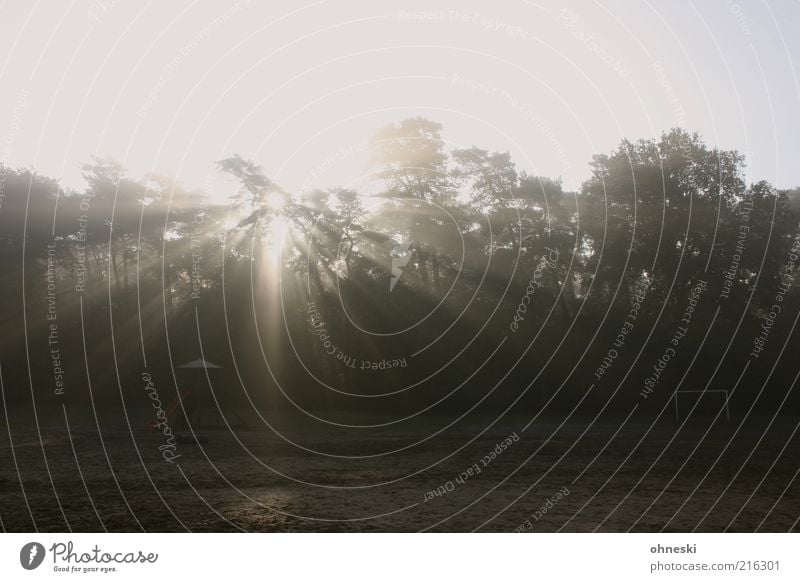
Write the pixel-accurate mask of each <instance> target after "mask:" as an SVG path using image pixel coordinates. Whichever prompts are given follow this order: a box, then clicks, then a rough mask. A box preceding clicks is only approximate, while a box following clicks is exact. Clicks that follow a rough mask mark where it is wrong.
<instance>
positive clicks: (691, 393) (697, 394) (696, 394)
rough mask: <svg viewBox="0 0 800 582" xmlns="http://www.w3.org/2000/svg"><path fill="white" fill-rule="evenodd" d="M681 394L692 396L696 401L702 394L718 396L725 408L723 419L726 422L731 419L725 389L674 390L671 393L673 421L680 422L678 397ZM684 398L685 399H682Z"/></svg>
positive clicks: (727, 395)
mask: <svg viewBox="0 0 800 582" xmlns="http://www.w3.org/2000/svg"><path fill="white" fill-rule="evenodd" d="M681 396H686V397H688V396H693V397H695V398H696V399H697V400H698V401H699V400H700V399H702V398H703V397H704V396H714V397H715V398H720V399H721V400H722V406H723V408H724V409H725V420H726V421H727V422H730V421H731V411H730V407H729V405H728V399H729V393H728V391H727V390H676V391H675V393H674V394H673V395H672V399H673V400H674V402H675V423H676V424H677V423H678V422H680V404H679V401H680V397H681ZM684 400H685V399H684Z"/></svg>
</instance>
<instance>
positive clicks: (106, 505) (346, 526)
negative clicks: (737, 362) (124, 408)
mask: <svg viewBox="0 0 800 582" xmlns="http://www.w3.org/2000/svg"><path fill="white" fill-rule="evenodd" d="M147 413H148V412H147V410H129V411H128V415H127V417H125V416H121V415H118V414H114V413H111V412H110V411H100V412H98V415H97V417H98V420H97V422H96V421H95V415H94V414H92V413H91V410H89V411H88V412H87V411H86V410H85V409H76V410H73V409H68V411H67V418H68V419H69V432H68V431H67V428H66V423H65V420H64V416H63V415H59V414H58V413H56V412H54V411H39V419H38V421H39V422H38V426H39V429H38V430H37V428H36V427H37V423H36V421H35V420H34V419H33V417H32V415H30V413H29V412H28V413H24V412H22V411H18V410H14V409H10V410H9V411H8V418H9V421H10V430H9V427H8V426H6V425H5V419H3V420H4V422H3V426H2V431H1V432H0V520H2V527H3V528H4V530H6V531H31V530H40V531H64V530H67V529H71V530H73V531H103V530H108V531H141V530H146V531H185V530H192V531H228V530H231V531H236V530H247V531H419V530H432V531H473V530H478V531H500V532H511V531H515V530H519V529H522V530H525V531H539V532H550V531H581V532H584V531H615V532H616V531H628V530H631V531H662V530H663V531H691V530H696V531H712V532H713V531H723V530H728V531H755V530H758V531H790V530H797V529H798V523H797V520H798V517H800V484H798V482H797V480H796V479H795V477H796V476H797V472H798V469H800V455H799V454H798V446H797V438H796V435H795V432H794V431H795V430H796V428H797V424H796V423H795V422H794V421H793V420H792V421H790V420H791V419H777V420H775V421H774V422H772V424H770V421H771V419H769V418H764V419H750V421H749V422H748V424H747V425H746V427H743V428H739V427H738V424H739V423H738V422H737V420H736V419H731V422H730V423H726V424H721V425H719V426H717V427H715V428H714V429H712V430H710V431H709V432H708V433H707V434H705V433H706V430H707V428H708V427H707V425H706V424H705V423H702V422H700V423H693V424H692V425H691V426H684V427H683V428H682V429H681V430H677V428H676V426H675V424H674V422H664V423H660V424H657V425H656V426H655V427H653V428H651V427H650V423H649V422H638V423H634V424H630V423H628V424H625V425H624V426H622V428H620V425H621V424H622V421H623V420H624V419H609V420H605V421H601V422H594V423H592V419H589V418H587V419H575V418H571V419H568V420H566V422H565V419H563V418H547V419H537V420H536V421H535V422H534V423H533V424H531V426H530V427H529V428H527V429H526V430H523V427H525V425H526V424H527V423H528V421H529V420H530V417H522V416H513V417H508V416H505V417H502V418H500V419H499V420H497V419H496V418H495V417H492V416H481V417H469V418H467V419H462V420H460V421H455V422H454V420H455V419H454V418H451V417H445V416H436V417H425V418H422V417H417V418H415V419H414V420H413V421H410V422H404V423H396V424H390V425H388V426H385V427H381V428H339V427H334V426H330V425H327V424H325V423H320V422H318V421H316V420H314V419H311V418H309V417H307V416H303V415H300V414H287V413H280V414H274V415H266V414H265V416H264V418H265V419H266V420H267V421H268V422H269V426H266V425H265V424H263V423H261V424H259V423H258V421H257V419H255V418H248V419H247V422H248V424H250V425H251V427H250V428H249V429H247V430H237V431H235V432H231V431H229V430H227V429H224V428H210V427H209V428H203V429H202V430H201V433H202V434H203V435H204V436H205V437H207V438H208V442H207V443H206V444H202V445H197V444H192V443H186V442H182V443H177V444H176V446H175V448H174V451H173V452H174V454H175V455H176V457H175V458H174V459H173V460H172V462H169V461H167V460H165V458H164V455H163V454H162V453H163V451H164V450H167V448H166V447H165V445H166V444H167V441H166V439H165V436H164V435H163V434H160V433H148V432H147V431H146V429H145V426H146V424H147ZM342 418H347V417H343V416H341V415H340V416H339V422H342ZM370 420H371V421H373V423H375V422H374V421H375V418H374V417H372V418H371V419H370ZM390 421H391V419H390V418H389V417H386V419H385V420H384V421H383V422H390ZM209 422H210V421H209ZM129 423H130V427H131V429H130V430H129V429H128V424H129ZM359 423H360V422H359V419H358V417H357V416H353V417H352V422H351V424H359ZM362 423H363V422H362ZM562 423H563V424H562ZM375 424H379V423H375ZM449 424H452V426H449V427H448V425H449ZM112 427H113V428H112ZM121 427H124V430H123V429H121ZM253 427H258V428H253ZM516 437H518V438H516ZM506 439H508V440H506ZM509 441H510V444H508V443H509ZM12 443H13V447H12ZM499 443H506V446H505V447H503V446H502V445H500V446H499V447H498V444H499ZM159 447H162V450H159ZM169 450H173V449H171V448H170V449H169ZM495 450H499V451H500V452H499V453H497V452H495V453H494V455H492V451H495ZM43 453H44V454H43ZM168 456H169V455H168ZM475 465H477V468H478V469H480V472H478V471H477V470H475ZM470 469H472V471H471V472H470ZM460 476H461V477H460Z"/></svg>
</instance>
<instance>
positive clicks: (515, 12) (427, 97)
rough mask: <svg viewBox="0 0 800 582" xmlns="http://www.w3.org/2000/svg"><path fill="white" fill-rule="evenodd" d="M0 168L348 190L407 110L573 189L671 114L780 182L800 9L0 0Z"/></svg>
mask: <svg viewBox="0 0 800 582" xmlns="http://www.w3.org/2000/svg"><path fill="white" fill-rule="evenodd" d="M0 16H2V17H0V86H2V87H3V90H2V92H0V163H3V164H6V165H12V166H25V167H34V168H36V169H37V170H38V171H40V172H41V173H43V174H45V175H48V176H52V177H55V178H58V179H59V180H60V183H61V184H62V185H63V186H66V187H73V188H81V187H82V186H83V184H84V183H83V180H82V177H81V165H82V164H83V163H86V162H87V161H89V160H90V159H91V156H93V155H97V156H103V157H112V158H115V159H117V160H120V161H122V162H123V164H124V165H125V166H126V167H127V168H128V169H129V172H130V174H131V175H132V176H134V177H141V176H144V175H146V174H149V173H159V174H162V175H169V176H173V177H176V178H177V179H178V180H180V181H181V182H182V183H183V184H184V185H186V186H189V187H202V188H204V189H206V190H207V191H209V192H211V193H212V194H219V195H220V196H222V195H226V194H228V193H229V192H227V191H226V189H229V188H230V185H229V184H227V183H225V182H224V181H222V180H221V177H220V175H219V174H218V173H217V172H216V170H215V168H214V161H215V160H219V159H222V158H224V157H227V156H231V155H233V154H235V153H238V154H241V155H242V156H243V157H245V158H249V159H252V160H253V161H254V162H256V163H258V164H259V165H261V166H263V168H264V170H265V172H266V173H267V175H269V176H271V177H272V178H273V179H274V180H275V181H276V182H278V183H279V184H281V185H282V186H283V187H284V188H286V189H288V190H290V191H292V192H302V191H304V190H308V189H311V188H317V187H328V186H337V185H350V186H358V185H359V184H364V183H365V182H366V181H367V180H368V178H369V172H370V171H371V170H372V169H371V168H370V167H369V164H368V155H367V147H366V145H367V140H368V139H369V137H370V135H371V134H372V133H373V132H374V131H375V130H376V129H377V128H379V127H381V126H382V125H385V124H388V123H392V122H395V121H399V120H401V119H403V118H406V117H414V116H424V117H427V118H429V119H432V120H435V121H438V122H440V123H442V124H443V126H444V129H445V131H444V136H445V138H446V140H447V143H448V147H468V146H470V145H473V144H474V145H478V146H480V147H483V148H485V149H489V150H496V151H509V152H510V153H511V155H512V157H513V159H514V160H515V161H516V162H517V164H518V166H519V167H520V168H522V169H525V170H526V171H528V172H529V173H532V174H536V175H543V176H548V177H552V178H558V177H560V178H561V179H562V180H563V182H564V186H565V188H567V189H569V190H574V189H577V188H578V187H579V185H580V183H581V181H582V180H584V179H586V178H587V177H588V175H589V171H590V170H589V162H590V160H591V158H592V155H594V154H595V153H606V152H609V151H610V150H611V149H612V148H613V147H614V146H615V145H617V144H618V143H619V141H620V140H621V139H622V138H628V139H640V138H653V137H657V136H658V135H660V133H661V132H662V131H664V130H668V129H669V128H671V127H676V126H680V127H684V128H686V129H688V130H690V131H697V132H700V133H701V134H702V136H703V137H704V139H705V140H706V141H707V143H709V144H711V145H715V146H719V147H722V148H726V149H727V148H734V149H738V150H739V151H741V152H742V153H744V154H745V155H746V156H747V159H748V179H750V180H760V179H766V180H769V181H771V182H772V183H774V184H776V185H777V186H779V187H783V188H789V187H795V186H798V185H800V163H798V160H800V83H799V82H798V73H799V72H798V64H800V35H798V34H797V31H798V30H800V2H798V1H794V0H793V1H789V0H787V1H785V2H772V3H767V2H764V1H757V0H737V1H728V0H716V1H708V2H705V1H704V2H700V1H699V0H698V1H695V2H691V1H684V0H675V1H670V2H655V1H654V0H642V1H636V2H633V1H621V0H603V1H601V2H590V1H588V0H587V1H583V2H557V3H556V2H548V1H545V0H541V1H537V2H530V1H527V0H506V1H504V2H492V3H487V2H475V1H464V0H458V1H455V0H453V1H448V0H434V1H426V2H422V1H409V2H384V1H371V2H363V1H362V2H356V1H351V0H339V1H324V0H317V1H314V2H309V3H306V2H284V1H270V2H250V1H246V0H240V1H239V2H234V3H230V2H207V1H171V2H155V1H150V2H146V1H138V2H134V1H132V0H74V1H64V2H33V1H30V0H6V1H5V2H2V1H0Z"/></svg>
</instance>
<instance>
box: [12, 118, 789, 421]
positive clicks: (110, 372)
mask: <svg viewBox="0 0 800 582" xmlns="http://www.w3.org/2000/svg"><path fill="white" fill-rule="evenodd" d="M369 159H370V166H369V168H368V169H367V171H368V172H369V176H370V181H369V184H370V186H369V187H364V188H362V191H359V189H357V188H355V187H352V186H348V185H342V186H339V187H332V188H328V189H324V190H310V191H303V192H290V191H287V190H285V189H283V188H282V187H281V186H280V185H279V184H278V183H276V181H273V180H272V179H271V178H270V177H269V176H268V175H267V172H266V171H265V170H264V169H263V168H262V167H261V166H259V165H257V164H256V163H254V162H252V161H250V160H249V159H248V158H246V157H241V156H238V155H237V156H233V157H230V158H227V159H223V160H220V161H218V162H217V164H216V171H215V174H214V179H213V190H214V193H213V194H212V192H209V191H203V190H190V189H185V188H184V187H183V186H181V184H180V183H178V182H177V181H175V180H173V179H171V178H168V177H164V176H148V177H146V178H144V179H135V178H132V177H130V176H128V175H127V173H126V171H125V168H124V167H123V165H122V164H120V163H118V162H116V161H114V160H110V159H102V158H95V159H92V160H91V161H90V162H89V163H87V164H86V165H85V166H84V167H83V175H84V177H85V180H86V184H87V185H86V188H85V189H83V190H81V191H74V190H72V189H64V188H63V187H62V186H61V185H60V184H59V183H58V182H57V181H56V180H54V179H51V178H48V177H47V176H43V175H41V174H39V173H37V171H36V170H34V169H25V168H11V167H5V166H3V167H0V171H1V172H2V174H0V202H1V205H0V232H1V233H2V247H1V250H0V252H2V257H1V258H0V261H2V266H3V285H2V293H3V297H2V302H1V303H0V304H1V305H2V321H3V330H4V333H3V336H2V352H1V354H2V355H1V356H0V358H1V360H0V365H1V366H2V367H1V368H0V371H1V372H2V388H3V398H4V403H5V404H6V405H9V406H10V405H23V404H24V405H26V406H27V405H29V404H30V403H31V402H33V403H34V404H35V406H36V408H37V409H39V410H46V409H48V408H53V407H58V408H60V404H61V403H62V402H63V403H66V404H68V405H76V406H78V405H82V404H86V403H89V402H91V403H93V404H94V405H98V406H119V405H120V404H122V405H124V406H126V407H143V406H147V405H148V402H147V397H146V395H145V394H144V393H143V392H142V388H141V384H142V381H141V377H142V374H148V375H152V377H153V378H154V380H155V383H156V385H157V386H158V387H159V389H160V390H161V391H163V393H165V394H170V393H174V392H175V391H176V390H177V389H178V387H179V386H180V383H181V381H182V380H181V377H180V375H179V374H176V371H175V370H176V367H177V366H178V365H179V364H181V363H183V362H185V361H188V360H194V359H196V358H201V357H202V358H205V359H207V360H208V361H212V362H215V363H217V364H219V365H220V366H221V373H220V374H219V375H218V376H217V377H215V380H214V382H215V384H214V386H213V388H214V390H215V391H217V392H218V393H220V394H224V395H225V397H226V398H228V399H229V401H230V402H233V403H236V404H235V405H236V406H255V407H258V408H263V407H269V408H272V409H277V410H284V409H285V410H292V409H302V410H310V411H320V410H328V411H355V412H358V413H363V414H369V413H376V414H377V413H380V414H384V413H388V412H390V413H392V414H405V413H414V414H436V413H439V412H442V411H458V412H464V413H467V412H480V411H486V410H506V409H513V410H515V411H518V412H523V411H524V412H527V413H530V412H533V413H538V412H540V411H544V412H545V413H546V412H548V411H553V412H557V411H562V410H572V411H575V413H576V414H579V415H580V414H594V413H596V412H598V411H603V412H604V413H605V414H627V413H628V412H629V411H630V409H631V406H634V405H638V406H639V410H640V412H641V413H642V414H653V415H655V414H658V413H660V412H662V411H663V410H664V408H665V407H666V406H668V405H669V402H670V399H671V398H672V397H673V394H674V393H675V391H676V390H679V389H692V390H707V389H724V390H728V391H729V392H730V409H731V414H732V415H739V416H742V415H744V414H746V413H747V414H749V413H750V412H752V411H755V412H764V413H770V414H772V413H774V412H776V411H780V412H785V411H789V410H795V411H796V410H797V409H798V398H797V396H796V395H792V394H791V387H792V386H793V385H794V382H795V381H796V378H797V374H798V372H799V371H800V366H799V365H797V364H796V363H795V364H794V365H787V364H786V363H785V362H786V361H787V360H786V359H782V360H781V362H782V363H781V365H780V366H776V362H777V361H778V358H779V357H780V356H781V355H782V354H783V353H784V351H786V350H788V351H789V352H788V353H789V354H790V353H791V352H792V350H794V351H796V350H797V345H796V344H797V339H796V337H793V335H792V331H793V329H794V326H795V325H796V323H797V314H798V295H800V293H798V285H797V277H796V274H795V268H796V267H797V261H798V256H799V255H800V189H794V190H780V189H777V188H775V187H774V186H773V185H771V184H769V183H767V182H765V181H755V182H752V183H748V181H747V178H746V169H747V166H746V160H745V159H744V157H743V156H742V155H741V154H739V153H738V152H736V151H726V150H721V149H718V148H715V147H711V146H709V145H707V144H706V143H704V141H703V139H702V137H701V136H699V135H697V134H693V133H689V132H687V131H685V130H683V129H672V130H670V131H668V132H665V133H663V134H662V135H661V136H660V137H658V138H655V139H643V140H639V141H627V140H623V141H622V142H621V143H620V144H619V146H618V147H617V148H616V149H614V151H611V152H609V153H604V154H597V155H595V156H594V157H593V159H592V160H591V161H589V164H590V168H591V175H590V177H589V178H588V179H587V180H586V181H585V182H584V183H583V184H582V185H581V186H580V188H579V189H578V191H576V192H569V191H565V190H564V188H563V185H562V183H561V181H560V180H558V179H553V178H547V177H543V176H536V175H531V174H530V173H528V172H526V171H524V170H521V169H520V168H519V167H518V166H517V165H516V164H515V161H514V160H512V159H511V156H510V155H509V154H508V153H505V152H493V151H487V150H484V149H481V148H480V147H478V146H474V147H470V148H467V149H455V148H452V147H449V146H448V145H447V144H446V142H445V140H444V138H443V127H442V126H441V125H440V124H438V123H436V122H434V121H431V120H428V119H424V118H409V119H404V120H402V121H399V122H397V123H394V124H391V125H388V126H385V127H383V128H380V129H379V130H378V131H376V133H375V134H374V135H373V136H372V138H371V140H370V141H369ZM220 185H222V186H220ZM210 189H211V188H210ZM221 189H224V190H225V191H224V192H222V193H221V194H220V190H221ZM788 361H789V362H792V361H793V360H792V359H791V358H789V359H788Z"/></svg>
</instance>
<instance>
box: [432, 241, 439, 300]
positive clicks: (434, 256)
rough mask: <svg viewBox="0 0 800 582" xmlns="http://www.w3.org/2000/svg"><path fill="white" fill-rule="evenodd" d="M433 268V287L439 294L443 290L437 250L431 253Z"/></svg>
mask: <svg viewBox="0 0 800 582" xmlns="http://www.w3.org/2000/svg"><path fill="white" fill-rule="evenodd" d="M431 268H432V269H433V288H434V290H435V291H436V294H437V295H438V294H439V293H441V292H442V281H441V277H440V274H439V255H438V254H436V251H434V252H433V253H431Z"/></svg>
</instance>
